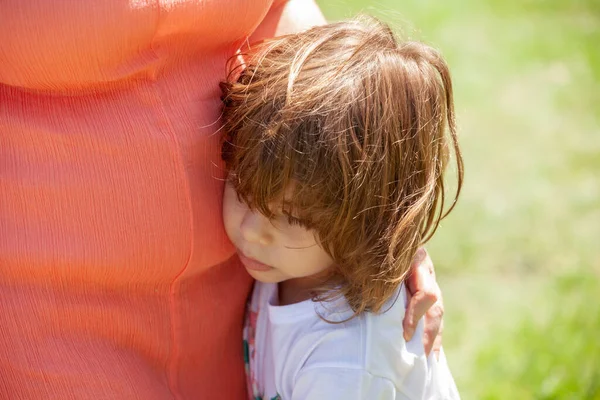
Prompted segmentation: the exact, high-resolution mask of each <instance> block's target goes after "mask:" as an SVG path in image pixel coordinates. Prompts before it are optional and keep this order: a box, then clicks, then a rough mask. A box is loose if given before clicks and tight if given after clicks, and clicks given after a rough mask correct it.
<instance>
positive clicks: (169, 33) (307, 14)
mask: <svg viewBox="0 0 600 400" xmlns="http://www.w3.org/2000/svg"><path fill="white" fill-rule="evenodd" d="M322 20H323V19H322V16H321V14H320V13H319V11H318V8H317V7H316V6H315V4H314V3H312V1H308V0H306V1H302V0H294V1H290V2H282V1H279V2H276V3H275V4H272V0H252V1H250V0H232V1H227V2H226V5H225V2H216V1H209V0H158V1H156V0H155V1H150V0H94V1H93V2H92V1H90V2H69V1H62V0H55V1H45V0H6V1H3V2H1V3H0V37H1V38H2V41H0V178H1V179H0V265H1V270H0V299H2V303H1V310H0V337H1V338H0V354H2V355H3V357H2V359H1V360H0V398H10V399H42V398H43V399H71V398H73V399H87V398H89V399H103V398H106V399H144V400H152V399H161V400H163V399H171V398H177V399H197V398H217V397H219V398H223V399H240V398H242V397H243V396H244V383H243V380H244V374H243V366H242V359H241V354H240V352H241V345H240V343H241V321H242V314H243V303H244V299H245V297H246V294H247V292H248V289H249V285H250V280H249V278H248V277H247V276H246V274H245V271H243V269H242V268H239V266H238V264H237V263H238V261H237V259H236V258H235V257H233V256H232V254H233V249H232V247H231V244H230V243H229V242H228V241H227V239H226V236H225V234H224V232H223V229H222V223H221V219H220V215H221V213H220V210H221V204H220V203H221V191H222V182H221V181H220V179H219V178H221V177H222V176H223V170H222V164H221V161H220V157H219V138H218V136H217V135H215V134H214V133H215V132H216V130H217V128H218V122H217V121H218V116H219V109H220V101H219V89H218V85H217V83H218V81H219V80H221V79H222V78H223V77H224V73H225V62H226V60H227V59H228V58H229V57H230V56H231V55H232V54H234V53H235V51H236V50H237V49H239V48H240V46H241V45H242V44H243V43H245V42H246V41H252V40H258V39H260V38H263V37H267V36H272V35H275V34H279V33H283V32H285V31H293V30H297V29H302V28H304V27H307V26H308V25H310V24H316V23H320V22H322ZM251 34H252V37H249V36H250V35H251ZM426 268H427V267H426V266H425V267H423V268H422V269H421V271H422V275H423V276H426V275H427V272H426ZM423 271H425V272H423ZM430 284H431V283H429V284H428V283H421V284H417V286H419V287H421V288H425V289H426V288H427V287H428V285H430ZM223 293H227V296H224V295H223ZM232 293H233V294H234V295H231V294H232ZM416 293H417V296H415V297H420V298H423V300H421V301H420V302H414V308H415V309H421V310H423V309H426V308H428V307H429V306H430V305H431V301H432V299H433V297H434V296H431V295H430V294H431V293H429V292H427V291H423V290H421V291H417V292H416ZM416 313H417V314H419V312H418V311H417V312H416ZM409 314H410V313H409ZM421 314H422V311H421ZM433 325H434V326H436V325H439V323H438V324H436V323H434V324H433ZM433 330H434V331H435V328H434V329H433ZM434 336H435V335H434Z"/></svg>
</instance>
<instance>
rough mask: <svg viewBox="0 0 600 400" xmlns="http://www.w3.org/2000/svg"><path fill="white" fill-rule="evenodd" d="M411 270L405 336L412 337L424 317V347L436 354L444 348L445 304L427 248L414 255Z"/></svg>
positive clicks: (404, 323) (407, 283)
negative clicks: (442, 338) (442, 346)
mask: <svg viewBox="0 0 600 400" xmlns="http://www.w3.org/2000/svg"><path fill="white" fill-rule="evenodd" d="M411 269H412V271H411V274H410V275H409V277H408V278H407V280H406V286H407V289H408V292H409V298H408V306H407V309H406V315H405V317H404V321H403V328H404V339H405V340H410V339H411V338H412V336H413V335H414V332H415V329H416V326H417V323H418V321H419V320H420V319H421V318H422V317H425V330H424V334H423V346H424V348H425V352H426V353H427V354H429V353H430V352H431V351H432V350H433V351H434V352H435V354H436V356H437V355H438V354H439V350H440V348H441V334H440V333H441V331H442V327H443V316H444V305H443V302H442V293H441V290H440V288H439V286H438V284H437V282H436V278H435V269H434V267H433V262H432V261H431V258H430V257H429V255H428V254H427V251H425V249H424V248H420V249H419V250H418V251H417V253H416V254H415V257H414V259H413V265H412V267H411Z"/></svg>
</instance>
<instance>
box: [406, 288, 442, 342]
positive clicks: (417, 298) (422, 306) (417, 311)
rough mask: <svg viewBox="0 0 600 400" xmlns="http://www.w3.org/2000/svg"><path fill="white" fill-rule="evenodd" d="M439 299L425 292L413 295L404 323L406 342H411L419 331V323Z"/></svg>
mask: <svg viewBox="0 0 600 400" xmlns="http://www.w3.org/2000/svg"><path fill="white" fill-rule="evenodd" d="M436 301H437V297H435V296H432V295H430V294H429V293H427V292H425V291H420V292H416V293H415V294H413V295H412V298H411V299H410V301H409V303H408V307H407V308H406V314H405V315H404V320H403V321H402V327H403V330H404V340H407V341H408V340H410V339H411V338H412V336H413V335H414V333H415V329H417V323H418V322H419V320H420V319H421V317H423V316H424V315H425V313H426V312H427V310H428V309H429V308H430V307H431V306H432V305H434V304H435V302H436Z"/></svg>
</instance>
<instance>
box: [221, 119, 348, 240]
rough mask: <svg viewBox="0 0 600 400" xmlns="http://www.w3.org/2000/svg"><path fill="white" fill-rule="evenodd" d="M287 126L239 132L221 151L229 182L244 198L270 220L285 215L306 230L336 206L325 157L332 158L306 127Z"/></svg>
mask: <svg viewBox="0 0 600 400" xmlns="http://www.w3.org/2000/svg"><path fill="white" fill-rule="evenodd" d="M301 125H306V124H301ZM289 128H290V127H289V126H288V127H279V128H278V129H265V131H264V132H263V133H262V134H261V133H259V132H252V131H250V130H240V131H238V132H236V134H235V135H234V136H233V137H230V138H227V139H226V140H225V141H224V142H223V152H222V153H223V159H224V160H225V162H226V164H227V168H228V170H229V181H230V183H231V184H232V185H233V187H234V189H235V190H236V192H237V194H238V197H239V199H240V200H241V201H243V202H244V203H246V204H247V205H248V207H250V208H251V209H254V210H257V211H259V212H260V213H262V214H263V215H265V216H266V217H268V218H273V217H274V215H275V214H278V213H283V214H284V215H287V216H288V217H291V218H294V219H296V220H299V221H298V222H300V223H301V224H302V225H303V226H305V227H307V228H313V227H317V226H323V225H324V224H323V222H324V221H323V218H324V217H325V216H327V215H334V214H335V210H336V209H337V208H338V207H336V202H335V197H336V194H335V193H333V191H332V188H331V183H332V180H334V177H333V176H332V175H331V174H327V171H331V170H332V169H331V168H327V164H331V162H329V163H327V162H326V161H325V160H327V159H328V158H329V159H331V157H327V153H328V152H327V150H326V148H325V146H324V143H323V142H319V141H317V140H311V137H312V138H316V135H315V134H314V133H309V132H311V130H310V129H307V127H306V126H296V127H295V129H289ZM324 162H325V164H324ZM317 166H319V168H318V169H317V168H316V167H317ZM327 225H330V224H327V223H326V224H325V226H327Z"/></svg>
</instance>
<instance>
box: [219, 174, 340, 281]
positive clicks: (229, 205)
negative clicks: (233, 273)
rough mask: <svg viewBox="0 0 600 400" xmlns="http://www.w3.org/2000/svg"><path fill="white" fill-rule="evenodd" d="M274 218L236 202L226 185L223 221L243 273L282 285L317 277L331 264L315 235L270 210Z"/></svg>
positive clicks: (234, 196) (291, 219)
mask: <svg viewBox="0 0 600 400" xmlns="http://www.w3.org/2000/svg"><path fill="white" fill-rule="evenodd" d="M272 212H273V213H274V214H275V217H274V218H273V219H269V218H267V217H265V216H264V215H263V214H261V213H259V212H257V211H252V210H250V209H249V208H248V206H247V205H246V204H245V203H243V202H241V201H239V199H238V196H237V193H236V191H235V189H234V188H233V186H232V185H231V184H230V183H229V182H228V183H227V184H226V185H225V194H224V197H223V220H224V223H225V231H226V232H227V235H228V236H229V239H230V240H231V242H232V243H233V244H234V246H235V247H236V249H237V252H238V254H239V256H240V259H241V261H242V263H243V264H244V266H245V267H246V270H247V271H248V273H249V274H250V275H252V277H253V278H254V279H256V280H259V281H262V282H272V283H275V282H282V281H286V280H289V279H295V278H304V277H309V276H312V275H316V274H319V273H320V272H323V271H325V270H326V269H328V268H329V267H331V266H332V265H333V260H332V259H331V257H330V256H329V255H328V254H327V253H326V252H325V250H323V249H322V248H321V246H319V245H318V244H317V241H316V239H315V235H314V232H313V231H311V230H309V229H307V228H305V227H303V226H302V225H300V224H298V221H297V220H295V219H294V218H293V217H289V216H287V215H284V214H283V213H282V212H281V210H277V209H273V210H272Z"/></svg>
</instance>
